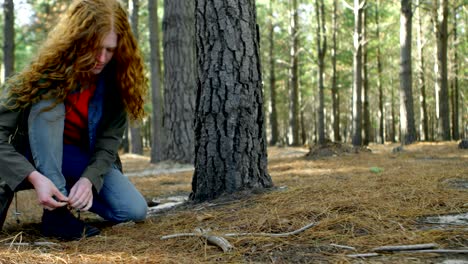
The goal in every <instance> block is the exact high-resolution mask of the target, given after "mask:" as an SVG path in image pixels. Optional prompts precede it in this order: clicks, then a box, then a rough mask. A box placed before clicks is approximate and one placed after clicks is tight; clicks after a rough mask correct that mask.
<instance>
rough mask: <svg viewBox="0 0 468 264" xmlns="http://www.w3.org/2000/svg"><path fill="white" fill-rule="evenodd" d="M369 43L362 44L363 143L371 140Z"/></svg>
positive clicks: (364, 30) (364, 17)
mask: <svg viewBox="0 0 468 264" xmlns="http://www.w3.org/2000/svg"><path fill="white" fill-rule="evenodd" d="M362 24H363V26H362V39H363V40H362V41H363V42H364V43H366V42H367V8H365V9H364V10H363V12H362ZM367 61H368V59H367V44H365V45H363V46H362V90H363V93H362V94H363V96H362V97H363V98H362V100H363V109H362V110H363V122H362V125H363V128H364V129H363V130H364V139H363V144H364V145H366V146H367V145H369V142H370V140H371V122H370V106H369V76H368V67H367Z"/></svg>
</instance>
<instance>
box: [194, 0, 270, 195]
mask: <svg viewBox="0 0 468 264" xmlns="http://www.w3.org/2000/svg"><path fill="white" fill-rule="evenodd" d="M196 35H197V36H198V38H197V42H196V43H197V61H198V90H197V101H196V116H195V138H196V142H195V172H194V175H193V180H192V194H191V195H190V197H191V199H192V200H195V201H204V200H209V199H213V198H216V197H218V196H220V195H221V194H223V193H233V192H236V191H239V190H242V189H251V188H266V187H271V186H273V182H272V180H271V177H270V175H269V174H268V171H267V152H266V147H267V142H266V133H265V129H264V112H263V111H264V108H263V94H262V76H261V68H260V55H259V46H258V45H259V39H258V36H259V32H258V27H257V24H256V11H255V1H254V0H238V1H217V0H196Z"/></svg>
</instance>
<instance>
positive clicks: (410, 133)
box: [400, 0, 416, 145]
mask: <svg viewBox="0 0 468 264" xmlns="http://www.w3.org/2000/svg"><path fill="white" fill-rule="evenodd" d="M400 3H401V9H400V11H401V14H400V134H401V137H400V140H401V143H402V144H403V145H405V144H411V143H413V142H414V141H416V129H415V124H414V111H413V91H412V76H411V35H412V34H411V20H412V16H413V14H412V10H411V8H412V6H411V0H401V2H400Z"/></svg>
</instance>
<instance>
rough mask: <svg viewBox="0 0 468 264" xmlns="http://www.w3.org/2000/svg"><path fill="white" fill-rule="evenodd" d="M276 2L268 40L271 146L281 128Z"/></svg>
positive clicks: (271, 17)
mask: <svg viewBox="0 0 468 264" xmlns="http://www.w3.org/2000/svg"><path fill="white" fill-rule="evenodd" d="M274 2H275V1H274V0H271V1H270V17H269V22H268V23H269V25H268V27H269V29H268V30H269V34H268V39H269V51H268V53H269V58H270V59H269V64H270V67H269V68H270V79H269V83H270V108H271V113H270V130H271V139H270V145H276V144H277V143H278V140H279V127H278V111H277V109H276V108H277V105H276V101H277V98H276V97H277V95H276V75H275V68H276V67H275V66H276V62H275V60H276V56H275V52H274V43H275V42H274V41H275V30H274V29H275V26H274V24H273V3H274Z"/></svg>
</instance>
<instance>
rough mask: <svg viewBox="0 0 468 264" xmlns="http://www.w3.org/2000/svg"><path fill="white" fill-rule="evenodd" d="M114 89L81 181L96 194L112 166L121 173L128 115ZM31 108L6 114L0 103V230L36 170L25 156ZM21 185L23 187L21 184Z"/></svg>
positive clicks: (107, 90) (107, 98) (108, 87)
mask: <svg viewBox="0 0 468 264" xmlns="http://www.w3.org/2000/svg"><path fill="white" fill-rule="evenodd" d="M114 87H115V86H114V85H106V88H105V94H104V106H103V113H102V118H101V121H100V124H99V126H98V130H97V138H96V144H95V150H94V153H93V154H92V156H91V160H90V162H89V165H88V167H87V168H86V169H85V171H84V173H83V174H82V177H86V178H88V179H89V180H90V181H91V183H92V184H93V187H94V188H95V190H96V191H97V192H99V191H100V189H101V187H102V184H103V175H104V174H105V173H106V172H107V171H108V170H109V168H110V167H111V165H112V164H113V163H116V164H117V166H118V167H119V168H120V169H121V163H120V159H119V157H118V148H119V146H120V143H121V139H122V135H123V132H124V130H125V127H126V125H127V114H126V111H125V109H124V107H123V104H122V101H121V100H120V96H119V93H118V91H116V90H115V89H112V88H114ZM29 110H30V108H24V109H18V110H17V111H12V110H9V109H8V108H7V107H6V106H5V105H4V104H3V103H0V229H1V227H2V225H3V222H4V219H5V216H6V213H7V210H8V207H9V205H10V203H11V199H12V196H13V193H14V191H17V190H18V189H22V188H24V187H22V186H24V182H27V181H25V179H26V177H27V176H28V175H29V174H30V173H31V172H33V171H34V170H36V169H35V167H34V164H32V163H31V162H30V161H28V159H27V158H25V156H23V154H24V153H27V151H28V149H29V140H28V115H29ZM22 183H23V184H22Z"/></svg>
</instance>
